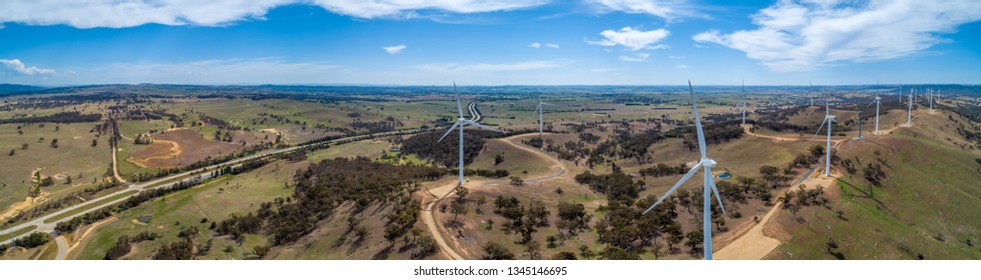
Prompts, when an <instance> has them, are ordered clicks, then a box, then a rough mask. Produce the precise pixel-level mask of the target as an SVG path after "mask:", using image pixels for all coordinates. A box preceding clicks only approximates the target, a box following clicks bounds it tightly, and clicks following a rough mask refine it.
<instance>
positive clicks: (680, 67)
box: [674, 64, 688, 69]
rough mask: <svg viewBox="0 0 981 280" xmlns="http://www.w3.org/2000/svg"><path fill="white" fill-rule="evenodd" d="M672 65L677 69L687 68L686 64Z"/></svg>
mask: <svg viewBox="0 0 981 280" xmlns="http://www.w3.org/2000/svg"><path fill="white" fill-rule="evenodd" d="M674 67H675V68H678V69H688V65H687V64H678V65H675V66H674Z"/></svg>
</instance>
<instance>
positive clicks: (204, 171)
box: [0, 127, 437, 250]
mask: <svg viewBox="0 0 981 280" xmlns="http://www.w3.org/2000/svg"><path fill="white" fill-rule="evenodd" d="M435 129H437V128H435V127H434V128H430V129H426V130H423V129H407V130H397V131H388V132H379V133H373V134H367V135H359V136H351V137H345V138H338V139H334V140H327V141H323V142H317V143H310V144H306V145H300V146H294V147H288V148H282V149H274V150H268V151H265V152H259V153H256V154H253V155H250V156H245V157H241V158H238V159H234V160H230V161H227V162H224V163H220V164H214V165H210V166H207V167H202V168H199V169H195V170H191V171H186V172H183V173H179V174H176V175H171V176H167V177H164V178H160V179H156V180H152V181H148V182H144V183H141V184H127V187H126V188H125V189H123V190H119V191H116V192H113V193H110V194H107V195H103V196H101V197H98V198H94V199H91V200H88V201H85V202H82V203H79V204H76V205H72V206H69V207H67V208H64V209H61V210H58V211H55V212H52V213H49V214H47V215H44V216H41V217H38V218H36V219H33V220H30V221H27V222H24V223H21V224H18V225H16V226H13V227H11V228H9V229H7V230H10V231H11V232H16V231H18V230H21V229H24V228H29V227H31V226H37V228H35V229H33V230H30V231H27V232H25V233H23V234H20V235H17V236H15V237H13V238H10V239H7V240H4V241H2V242H0V244H7V243H11V242H13V241H14V240H16V239H19V238H22V237H25V236H27V235H30V234H32V233H35V232H44V233H53V232H55V226H56V225H57V224H58V223H59V222H63V221H67V220H71V219H72V218H75V217H79V216H82V215H85V214H87V213H90V212H93V211H97V210H99V209H102V208H105V207H107V206H110V205H114V204H117V203H120V202H123V201H125V200H126V199H129V198H130V197H133V196H136V195H139V194H140V193H141V192H142V191H144V190H146V189H149V188H163V187H170V186H173V185H174V184H176V183H178V182H182V181H187V180H190V179H192V178H200V179H202V180H203V179H208V178H210V177H211V173H210V172H209V171H212V170H215V169H218V168H221V167H223V166H237V165H238V164H240V163H242V162H245V161H248V160H252V159H258V158H262V157H266V156H271V155H276V154H282V153H287V152H291V151H293V150H296V149H303V148H308V147H312V146H316V145H323V144H334V143H338V142H342V141H350V140H364V139H372V138H380V137H387V136H392V135H396V134H414V133H419V132H423V131H430V130H435ZM113 158H114V159H115V156H114V157H113ZM131 191H136V192H134V193H132V194H129V195H126V196H123V197H120V198H117V199H113V200H109V199H110V198H113V197H115V196H117V195H122V194H125V193H126V192H131ZM80 208H87V209H85V210H81V211H78V212H77V213H73V214H70V215H66V216H64V217H61V218H59V219H57V220H53V221H50V222H45V220H49V219H52V218H55V217H58V216H60V215H63V214H66V213H69V212H72V211H76V210H77V209H80ZM59 247H60V245H59ZM60 249H61V248H59V250H60Z"/></svg>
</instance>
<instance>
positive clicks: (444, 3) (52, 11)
mask: <svg viewBox="0 0 981 280" xmlns="http://www.w3.org/2000/svg"><path fill="white" fill-rule="evenodd" d="M546 3H548V1H547V0H432V1H405V0H254V1H183V0H154V1H151V0H89V1H71V2H66V1H33V0H6V1H0V11H3V12H2V13H0V23H4V22H18V23H23V24H29V25H57V24H65V25H70V26H74V27H77V28H96V27H111V28H123V27H133V26H139V25H144V24H148V23H156V24H163V25H200V26H219V25H225V24H230V23H233V22H236V21H240V20H262V19H265V18H264V16H265V15H266V13H267V12H268V11H269V10H270V9H272V8H275V7H279V6H284V5H289V4H307V5H317V6H320V7H322V8H324V9H326V10H328V11H331V12H334V13H337V14H342V15H347V16H352V17H357V18H365V19H373V18H415V17H421V16H420V15H421V14H423V13H426V12H434V13H436V12H438V13H459V14H471V13H483V12H494V11H507V10H516V9H523V8H530V7H535V6H540V5H543V4H546ZM82 15H84V16H82Z"/></svg>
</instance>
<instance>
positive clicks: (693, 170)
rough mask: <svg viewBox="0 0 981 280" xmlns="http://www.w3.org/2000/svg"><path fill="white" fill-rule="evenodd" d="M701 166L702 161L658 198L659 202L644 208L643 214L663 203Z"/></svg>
mask: <svg viewBox="0 0 981 280" xmlns="http://www.w3.org/2000/svg"><path fill="white" fill-rule="evenodd" d="M699 168H702V163H701V162H699V163H698V164H696V165H695V167H692V168H691V170H689V171H688V173H685V176H684V177H681V180H678V182H677V183H675V184H674V186H673V187H671V189H668V192H666V193H664V196H661V199H658V200H657V202H654V204H653V205H651V207H647V210H644V213H643V214H641V215H644V214H647V212H651V210H653V209H654V207H656V206H657V205H658V204H661V202H662V201H664V199H665V198H668V196H669V195H671V194H672V193H674V191H676V190H678V187H681V185H682V184H684V183H685V182H687V181H688V179H690V178H691V176H692V175H695V172H698V169H699Z"/></svg>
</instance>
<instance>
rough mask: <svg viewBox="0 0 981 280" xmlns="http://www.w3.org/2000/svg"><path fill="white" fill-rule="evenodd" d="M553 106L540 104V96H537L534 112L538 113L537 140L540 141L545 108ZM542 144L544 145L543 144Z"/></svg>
mask: <svg viewBox="0 0 981 280" xmlns="http://www.w3.org/2000/svg"><path fill="white" fill-rule="evenodd" d="M546 105H547V106H555V105H552V104H549V103H545V102H542V96H541V95H539V96H538V106H536V107H535V111H538V139H539V140H542V131H543V129H542V127H543V124H544V120H543V119H544V117H543V116H542V115H543V114H544V111H545V106H546ZM543 144H544V143H543Z"/></svg>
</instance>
